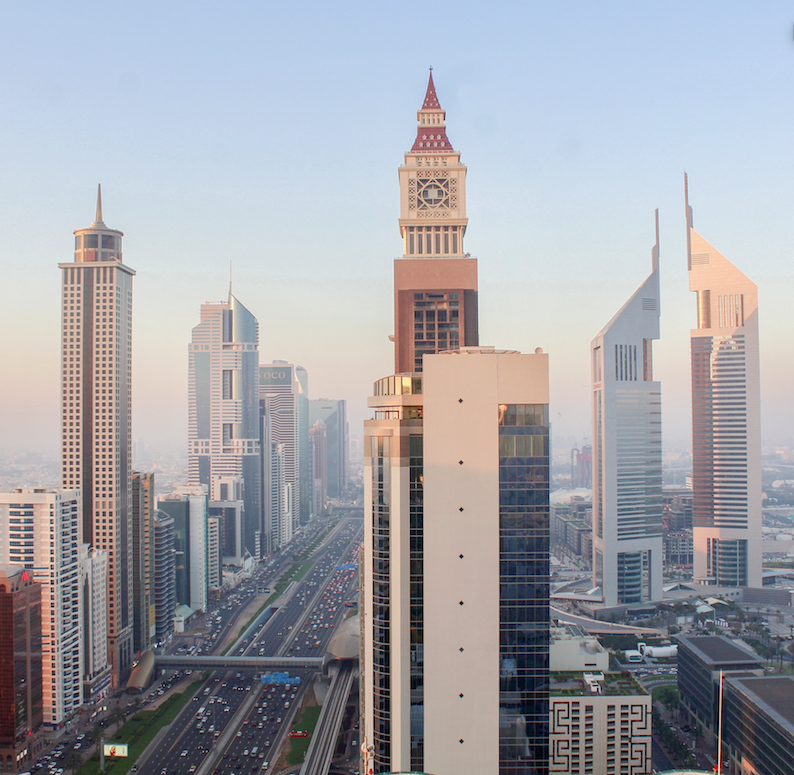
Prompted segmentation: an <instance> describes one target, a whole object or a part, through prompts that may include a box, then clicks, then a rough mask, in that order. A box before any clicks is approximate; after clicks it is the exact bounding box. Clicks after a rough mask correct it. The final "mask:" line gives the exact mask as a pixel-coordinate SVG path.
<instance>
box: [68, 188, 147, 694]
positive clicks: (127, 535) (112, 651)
mask: <svg viewBox="0 0 794 775" xmlns="http://www.w3.org/2000/svg"><path fill="white" fill-rule="evenodd" d="M74 235H75V246H74V261H73V262H71V263H64V264H59V267H60V269H61V272H62V276H63V291H62V298H61V302H62V311H63V314H62V330H61V480H62V484H63V487H64V488H66V489H79V490H80V492H81V495H82V499H83V515H82V518H83V540H84V541H86V542H87V543H89V544H91V545H92V546H95V547H96V548H97V549H101V550H102V551H104V552H107V556H108V609H109V614H108V622H107V636H108V651H109V657H110V662H111V666H112V672H113V682H114V685H115V686H118V685H119V683H120V681H121V680H122V678H123V676H124V674H125V673H126V671H127V670H128V669H129V666H130V664H131V662H132V654H133V650H132V648H133V644H132V623H133V604H132V591H133V581H132V561H131V560H132V555H131V547H132V467H131V448H132V445H131V430H132V428H131V415H132V405H131V388H132V384H131V383H132V278H133V276H134V275H135V272H134V270H132V269H130V267H128V266H127V265H126V264H124V263H123V260H122V250H121V240H122V237H123V236H124V235H123V234H122V232H120V231H117V230H116V229H110V228H108V227H107V226H106V225H105V223H104V221H103V220H102V189H101V187H100V189H99V192H98V194H97V208H96V219H95V220H94V222H93V223H92V224H91V226H89V227H88V228H87V229H77V231H75V233H74Z"/></svg>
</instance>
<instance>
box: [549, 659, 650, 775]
mask: <svg viewBox="0 0 794 775" xmlns="http://www.w3.org/2000/svg"><path fill="white" fill-rule="evenodd" d="M549 711H550V719H549V745H550V750H549V753H550V755H549V772H550V773H566V775H595V774H596V773H597V774H598V775H620V773H628V772H631V773H633V775H641V774H644V773H650V772H652V771H653V767H652V753H651V731H652V720H651V719H652V701H651V696H650V695H649V694H648V693H647V692H646V691H645V690H644V689H643V688H642V687H641V686H640V685H639V684H638V683H637V682H636V681H635V680H634V679H633V678H632V677H630V676H627V675H624V674H619V673H567V672H566V673H552V674H551V681H550V689H549Z"/></svg>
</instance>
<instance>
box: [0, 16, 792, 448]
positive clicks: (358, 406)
mask: <svg viewBox="0 0 794 775" xmlns="http://www.w3.org/2000/svg"><path fill="white" fill-rule="evenodd" d="M792 21H794V20H793V19H792V16H791V7H790V4H788V3H782V2H778V3H774V2H770V3H764V4H763V5H753V6H749V5H747V4H740V3H699V4H697V5H694V6H693V5H690V4H688V3H667V4H664V5H659V6H655V7H650V6H637V5H636V4H633V3H607V4H598V5H597V6H596V5H586V4H580V3H564V4H554V5H553V6H552V5H548V6H546V5H543V4H539V3H531V4H526V5H517V4H510V3H495V4H490V5H489V6H488V7H487V8H486V7H484V6H482V5H480V4H473V3H455V4H452V3H434V4H427V3H415V2H408V3H399V4H397V3H387V4H377V5H370V4H364V3H351V4H336V5H328V4H323V3H309V4H301V5H295V4H279V5H259V4H254V3H240V4H236V5H231V6H224V7H223V8H221V7H218V6H213V5H210V4H193V3H184V2H180V3H176V4H171V5H167V6H161V5H159V4H158V5H155V4H154V3H148V2H144V3H139V4H137V5H136V6H135V7H134V8H122V7H114V6H112V5H107V4H100V3H76V4H70V5H68V6H61V5H59V4H56V3H44V4H35V5H25V4H20V5H7V6H6V7H4V9H3V12H2V18H1V19H0V73H2V74H0V79H1V80H2V95H3V97H2V108H3V115H4V116H5V120H4V121H3V122H2V124H1V125H0V141H2V143H3V146H4V148H5V149H6V158H5V159H4V165H3V166H4V174H3V175H2V176H0V196H2V200H3V202H4V205H5V206H4V216H5V217H4V219H3V224H4V239H3V247H2V249H1V250H0V255H2V258H3V269H4V272H3V277H4V282H3V283H2V288H0V326H2V330H3V331H4V332H5V335H4V336H3V337H2V340H0V342H1V343H0V357H2V361H3V363H4V366H5V368H4V369H3V370H2V375H1V376H0V394H1V395H2V396H3V400H2V402H0V423H1V424H2V428H3V431H4V433H3V436H2V440H1V441H0V449H2V451H3V452H5V453H9V452H12V451H21V450H43V451H48V452H53V451H55V450H56V449H57V444H58V440H59V436H58V434H59V422H58V417H59V415H58V413H59V394H58V377H59V322H60V307H59V293H60V275H59V271H58V269H57V264H58V263H59V262H65V261H70V260H71V255H72V247H73V237H72V232H73V231H74V230H75V229H78V228H83V227H87V226H88V225H90V223H91V222H92V221H93V219H94V202H95V195H96V185H97V183H101V184H102V187H103V193H104V220H105V222H106V223H107V225H108V226H109V227H110V228H115V229H119V230H121V231H123V232H124V234H125V237H124V241H125V248H124V249H125V255H124V261H125V263H126V264H128V265H129V266H131V267H132V268H133V269H135V270H136V272H137V276H136V279H135V290H134V296H133V298H134V302H133V325H134V329H133V348H134V349H133V375H134V386H133V402H134V403H133V435H134V437H135V438H136V439H138V440H140V441H141V442H143V443H151V444H160V445H163V444H167V445H177V446H179V445H184V444H186V439H187V352H188V350H187V345H188V342H189V341H190V331H191V329H192V327H193V326H195V325H196V324H197V323H198V321H199V317H198V315H199V307H200V305H201V303H202V302H204V301H206V300H211V299H212V300H219V299H222V298H224V297H225V295H226V293H227V291H228V285H229V271H230V263H231V264H232V274H233V285H234V291H235V295H236V296H237V297H238V298H239V299H240V300H241V301H242V302H243V303H244V304H245V306H246V307H247V308H248V309H249V310H251V312H252V313H253V314H254V315H255V316H256V317H257V318H258V320H259V324H260V354H261V355H260V357H261V361H262V362H263V363H267V362H269V361H270V360H272V359H275V358H280V359H288V360H290V361H291V362H293V363H296V364H301V365H303V366H304V367H305V368H306V369H307V371H308V374H309V385H310V394H311V396H312V397H313V398H315V397H316V398H319V397H324V396H328V397H334V398H346V399H347V400H348V402H349V403H348V406H349V420H350V432H351V436H360V435H361V423H362V420H363V419H364V418H365V417H366V416H368V412H367V410H366V405H365V399H366V396H367V395H369V394H370V392H371V387H372V382H373V380H375V379H377V378H379V377H381V376H384V375H387V374H389V373H391V369H392V360H393V348H392V345H391V344H390V342H389V341H388V339H387V336H388V335H389V334H391V333H392V332H393V312H392V309H393V294H392V260H393V259H394V257H395V256H398V255H400V254H401V252H402V245H401V240H400V235H399V231H398V228H397V217H398V185H397V174H396V169H397V167H398V165H399V164H401V163H402V161H403V152H404V151H406V150H407V149H408V148H409V147H410V145H411V142H412V141H413V138H414V135H415V127H416V124H415V121H416V111H417V109H418V108H419V107H420V105H421V99H422V96H423V94H424V90H425V86H426V83H427V68H428V67H429V66H433V67H434V71H433V72H434V77H435V82H436V87H437V90H438V96H439V100H440V101H441V104H442V105H443V107H444V109H446V111H447V131H448V135H449V138H450V140H451V142H452V144H453V146H454V147H455V148H456V149H458V150H460V151H461V153H462V156H461V160H462V162H463V163H464V164H466V165H467V166H468V170H469V172H468V183H467V196H468V217H469V229H468V232H467V235H466V240H467V243H466V244H467V250H469V251H471V254H472V255H473V256H476V257H478V258H479V276H480V295H479V299H480V341H481V342H482V343H483V344H497V345H499V346H501V347H511V348H514V349H517V350H522V351H524V352H532V351H534V349H535V348H536V347H542V348H543V349H544V350H545V351H546V352H548V353H550V368H551V377H550V378H551V386H550V396H551V399H550V407H551V408H550V411H551V417H552V421H553V434H554V437H555V438H562V439H566V440H568V439H570V440H571V441H573V440H579V441H580V442H581V440H582V439H583V438H585V437H587V436H589V433H590V431H589V427H590V400H589V352H588V348H589V343H590V341H591V340H592V338H593V337H594V336H595V335H596V334H597V333H598V331H599V330H600V329H601V327H602V326H603V325H604V324H606V322H607V321H608V320H609V319H610V317H611V316H612V315H613V313H614V312H615V310H616V309H618V308H619V307H620V306H621V305H622V304H623V302H624V301H625V299H626V298H627V297H628V296H629V295H630V294H631V293H633V291H634V290H635V289H636V288H637V286H638V285H639V284H640V283H641V282H642V280H643V279H644V278H645V277H646V276H647V274H648V272H649V271H650V251H651V246H652V245H653V242H654V223H653V212H654V209H655V208H657V207H658V208H659V210H660V221H661V340H660V341H659V342H658V343H657V344H656V345H655V357H656V373H655V377H656V378H658V379H659V380H660V381H661V383H662V391H663V412H664V438H665V444H666V445H670V444H674V443H686V441H687V439H688V436H689V424H690V416H689V343H688V336H689V329H690V328H692V327H693V326H694V325H695V299H694V295H693V294H690V293H689V291H688V289H687V277H686V234H685V222H684V206H683V173H684V171H685V170H686V171H687V172H688V173H689V180H690V202H691V204H692V207H693V209H694V225H695V228H696V229H697V230H698V231H699V232H700V233H701V234H703V235H704V237H706V238H707V239H708V240H709V241H710V242H711V243H712V244H713V245H714V246H715V247H717V248H718V249H719V250H720V251H721V252H722V253H723V254H724V255H725V256H727V257H728V258H729V259H730V261H731V262H733V263H734V264H735V265H736V266H737V267H738V268H739V269H741V270H742V271H743V272H745V273H746V274H747V275H748V276H749V277H750V278H751V279H752V280H753V281H754V282H755V283H757V285H758V287H759V299H760V302H759V306H760V316H759V318H760V337H761V388H762V422H763V439H764V441H765V443H774V444H784V443H788V442H789V441H790V440H791V439H792V437H794V419H793V418H792V413H791V410H790V387H789V386H790V384H791V383H792V379H793V378H794V361H793V360H792V358H791V357H790V342H789V341H788V336H787V334H788V331H789V330H790V326H789V324H788V315H787V313H788V309H789V305H790V301H789V296H790V288H791V282H792V268H791V260H790V250H791V245H792V244H794V221H792V218H791V212H792V210H793V209H794V193H793V192H792V187H791V174H792V169H793V168H794V151H793V150H792V143H791V127H792V126H793V125H794V106H793V105H792V101H791V99H790V97H791V94H792V86H793V85H794V84H793V83H792V81H793V80H794V42H792Z"/></svg>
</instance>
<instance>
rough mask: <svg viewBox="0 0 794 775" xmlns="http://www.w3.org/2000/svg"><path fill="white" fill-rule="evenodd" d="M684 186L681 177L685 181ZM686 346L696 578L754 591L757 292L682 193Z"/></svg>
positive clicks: (757, 568)
mask: <svg viewBox="0 0 794 775" xmlns="http://www.w3.org/2000/svg"><path fill="white" fill-rule="evenodd" d="M685 188H687V187H686V179H685ZM686 219H687V258H688V268H689V290H690V291H694V292H695V293H697V328H695V329H693V330H692V332H691V347H692V490H693V502H692V526H693V538H694V578H695V580H696V581H698V582H700V583H704V584H716V585H719V586H731V587H746V586H749V587H760V586H761V585H762V580H761V398H760V376H759V357H758V288H757V286H756V285H755V283H753V282H752V281H751V280H749V279H748V278H747V277H746V276H745V275H744V274H742V272H740V271H739V270H738V269H737V268H736V267H735V266H734V265H733V264H732V263H731V262H730V261H728V259H727V258H725V256H723V255H722V254H721V253H720V252H719V251H718V250H717V249H716V248H714V247H713V246H712V245H710V244H709V243H708V242H706V240H705V239H703V237H701V236H700V234H698V233H697V232H696V231H695V230H694V228H693V225H692V208H691V207H690V206H689V194H688V188H687V191H686Z"/></svg>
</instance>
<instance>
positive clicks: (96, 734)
mask: <svg viewBox="0 0 794 775" xmlns="http://www.w3.org/2000/svg"><path fill="white" fill-rule="evenodd" d="M104 733H105V731H104V730H103V729H102V727H99V726H97V727H91V729H89V730H88V732H86V734H85V736H86V738H87V740H88V742H89V743H90V744H91V745H95V744H96V743H98V742H99V741H100V740H101V739H102V737H103V736H104Z"/></svg>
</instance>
